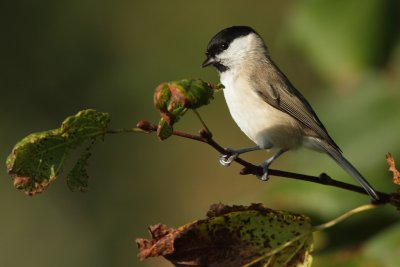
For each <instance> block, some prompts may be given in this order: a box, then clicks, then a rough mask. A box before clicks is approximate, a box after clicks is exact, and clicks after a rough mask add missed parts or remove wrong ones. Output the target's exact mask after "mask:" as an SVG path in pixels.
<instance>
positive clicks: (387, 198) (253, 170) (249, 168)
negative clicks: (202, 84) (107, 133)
mask: <svg viewBox="0 0 400 267" xmlns="http://www.w3.org/2000/svg"><path fill="white" fill-rule="evenodd" d="M137 127H138V128H140V129H142V130H143V131H146V132H156V131H157V125H155V124H152V123H150V122H147V121H140V122H139V123H138V125H137ZM172 135H175V136H179V137H183V138H188V139H191V140H195V141H199V142H202V143H206V144H208V145H210V146H211V147H213V148H214V149H215V150H217V151H218V152H219V153H221V154H224V155H230V152H229V151H227V150H225V148H223V147H222V146H221V145H219V144H218V143H217V142H216V141H215V140H214V139H213V138H212V135H211V133H210V132H209V131H208V130H206V129H201V130H200V131H199V135H193V134H189V133H185V132H181V131H173V133H172ZM234 161H236V162H237V163H239V164H240V165H242V166H243V167H244V168H243V169H242V170H241V172H240V174H242V175H246V174H254V175H259V176H260V175H262V173H263V169H262V168H261V167H259V166H257V165H254V164H252V163H250V162H248V161H246V160H244V159H242V158H240V157H237V158H235V160H234ZM268 173H269V175H272V176H278V177H284V178H290V179H295V180H302V181H308V182H312V183H317V184H322V185H328V186H333V187H337V188H341V189H344V190H347V191H352V192H356V193H360V194H363V195H368V193H367V192H366V191H365V190H364V188H362V187H361V186H357V185H353V184H348V183H345V182H341V181H338V180H334V179H332V178H331V177H330V176H328V175H327V174H325V173H322V174H321V175H320V176H311V175H305V174H300V173H294V172H287V171H281V170H275V169H269V170H268ZM376 193H377V194H378V196H379V201H378V202H375V203H374V204H385V203H391V204H393V205H395V206H397V204H396V203H397V202H393V201H392V199H393V198H395V197H396V196H393V194H392V195H390V194H387V193H383V192H379V191H376Z"/></svg>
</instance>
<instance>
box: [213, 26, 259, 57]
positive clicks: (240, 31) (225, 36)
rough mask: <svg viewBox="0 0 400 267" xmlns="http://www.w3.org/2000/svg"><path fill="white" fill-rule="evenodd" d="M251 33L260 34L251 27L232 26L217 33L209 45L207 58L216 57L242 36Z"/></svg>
mask: <svg viewBox="0 0 400 267" xmlns="http://www.w3.org/2000/svg"><path fill="white" fill-rule="evenodd" d="M250 33H255V34H257V35H258V33H257V32H256V31H255V30H253V29H252V28H251V27H249V26H232V27H229V28H226V29H223V30H222V31H220V32H219V33H217V34H216V35H215V36H214V37H213V38H212V39H211V41H210V42H209V43H208V46H207V51H206V54H207V56H211V57H213V56H215V55H217V54H219V53H221V52H222V51H223V50H225V49H226V48H228V46H229V44H230V43H231V42H232V41H233V40H235V39H236V38H238V37H240V36H246V35H248V34H250Z"/></svg>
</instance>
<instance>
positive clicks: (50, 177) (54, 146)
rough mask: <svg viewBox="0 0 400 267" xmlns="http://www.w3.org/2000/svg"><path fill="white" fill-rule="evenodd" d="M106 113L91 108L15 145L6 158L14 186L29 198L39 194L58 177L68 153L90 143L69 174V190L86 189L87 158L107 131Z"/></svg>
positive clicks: (107, 116) (107, 115) (107, 119)
mask: <svg viewBox="0 0 400 267" xmlns="http://www.w3.org/2000/svg"><path fill="white" fill-rule="evenodd" d="M109 121H110V118H109V114H107V113H101V112H97V111H95V110H92V109H88V110H83V111H80V112H79V113H78V114H76V115H74V116H70V117H68V118H66V119H65V120H64V122H63V123H62V125H61V127H60V128H58V129H54V130H50V131H45V132H40V133H33V134H30V135H28V136H27V137H25V138H24V139H22V140H21V141H20V142H18V143H17V144H16V145H15V147H14V148H13V150H12V152H11V154H10V155H9V156H8V158H7V162H6V166H7V171H8V173H9V174H10V175H11V176H12V178H13V180H14V186H15V187H16V188H17V189H19V190H24V191H25V193H27V194H29V195H34V194H36V193H41V192H42V191H43V190H44V189H45V188H46V187H47V186H48V185H49V183H50V182H52V181H54V180H55V179H56V178H57V176H58V175H59V174H60V172H61V170H62V168H63V164H64V162H65V160H66V159H67V158H68V155H69V152H70V151H71V150H72V149H74V148H77V147H79V146H81V145H83V144H84V143H86V142H90V145H88V146H87V147H86V150H85V151H84V152H83V154H82V156H81V157H80V159H79V160H78V162H77V163H76V164H75V166H74V167H73V168H72V170H71V172H70V173H69V175H68V185H69V187H70V188H71V190H81V191H82V190H86V188H87V179H88V176H87V173H86V168H85V167H86V165H87V159H88V158H89V156H90V150H91V149H92V147H93V146H94V145H95V144H96V143H97V142H99V141H100V140H102V138H103V136H104V134H105V133H106V131H107V129H108V123H109Z"/></svg>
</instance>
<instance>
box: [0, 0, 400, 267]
mask: <svg viewBox="0 0 400 267" xmlns="http://www.w3.org/2000/svg"><path fill="white" fill-rule="evenodd" d="M399 18H400V5H399V2H398V1H397V0H369V1H364V0H351V1H345V0H339V1H316V0H308V1H278V0H274V1H251V2H250V1H247V2H245V1H196V2H195V1H183V0H182V1H175V0H174V1H122V0H117V1H93V0H79V1H78V0H69V1H24V0H21V1H3V2H2V3H1V4H0V28H1V42H0V53H1V54H0V59H1V61H0V68H1V69H0V90H1V91H0V101H1V102H0V111H1V112H0V120H1V125H2V131H1V133H0V147H1V158H2V159H3V161H5V159H6V157H7V155H8V154H9V152H10V151H11V149H12V147H13V145H14V144H15V143H16V142H17V141H18V140H20V139H21V138H23V137H24V136H26V135H27V134H29V133H31V132H37V131H42V130H47V129H52V128H56V127H58V126H59V124H60V123H61V121H62V120H63V119H64V118H65V117H66V116H68V115H72V114H75V113H76V112H78V111H79V110H81V109H85V108H95V109H97V110H99V111H105V112H109V113H110V114H111V116H112V122H111V126H112V128H121V127H130V126H134V125H135V124H136V122H137V121H138V120H139V119H148V120H151V121H154V122H157V120H158V114H157V113H156V112H155V110H154V108H153V104H152V95H153V90H154V88H155V87H156V86H157V85H158V84H159V83H161V82H164V81H169V80H177V79H182V78H188V77H201V78H203V79H205V80H208V81H211V82H217V81H218V76H217V73H216V72H215V71H214V70H212V69H211V68H210V69H201V68H200V65H201V62H202V61H203V60H204V52H205V48H206V45H207V43H208V41H209V40H210V38H211V37H212V36H213V35H214V34H215V33H216V32H218V31H219V30H221V29H222V28H225V27H227V26H231V25H250V26H252V27H254V28H255V29H256V30H257V31H258V32H259V33H260V34H261V35H262V36H263V37H264V39H265V41H266V42H267V44H268V46H269V49H270V51H271V54H272V57H273V59H274V60H275V61H276V63H277V64H278V65H279V66H280V67H281V69H282V70H283V71H284V72H285V73H286V74H287V76H288V77H289V78H290V79H291V81H292V82H293V83H294V84H295V85H296V86H297V87H298V89H299V90H300V91H302V92H303V94H304V95H305V96H306V97H307V98H308V99H309V101H310V102H311V104H312V105H313V107H314V109H315V110H316V112H317V113H318V114H319V117H320V118H321V120H322V121H323V122H324V124H325V126H326V128H327V129H328V131H329V132H330V134H331V135H332V137H333V138H334V139H335V140H336V142H337V143H338V144H339V146H340V147H341V148H342V149H343V151H344V154H345V155H346V157H347V158H348V159H349V160H350V161H351V162H353V163H354V165H355V166H357V167H358V168H359V170H360V171H361V172H362V173H364V174H365V176H366V177H367V178H368V179H369V181H370V182H371V183H372V184H373V185H374V186H375V187H376V188H377V189H380V190H384V191H385V190H386V191H394V190H395V188H394V187H393V186H392V185H391V181H390V174H389V173H388V172H387V164H386V162H385V154H386V153H387V152H389V151H390V152H392V153H393V154H394V156H395V158H396V159H397V160H398V162H400V140H399V133H400V124H399V118H400V108H399V103H400V102H399V100H400V38H399V33H400V29H399V28H400V27H399V25H400V22H399ZM199 111H200V113H201V114H202V116H203V118H204V119H205V121H206V122H207V123H208V126H209V127H210V128H211V130H212V131H213V133H214V136H215V139H216V140H217V141H219V142H220V143H221V145H223V146H230V147H243V146H248V145H251V142H250V141H249V140H248V139H247V138H246V137H245V136H244V134H242V133H241V132H240V130H239V129H238V128H237V126H236V125H235V124H234V122H233V121H232V119H231V118H230V116H229V113H228V111H227V108H226V105H225V103H224V99H223V96H222V94H218V95H216V98H215V101H214V102H213V103H212V104H211V105H210V106H207V107H204V108H202V109H200V110H199ZM200 127H201V126H200V123H199V122H198V121H197V120H196V118H195V116H194V115H193V114H190V113H189V114H187V116H185V117H184V118H183V120H182V121H181V122H180V123H179V124H178V128H179V129H181V130H185V131H189V132H196V131H197V130H198V129H199V128H200ZM266 156H267V155H266V152H263V151H262V152H255V153H253V154H248V155H246V156H245V158H246V159H248V160H250V161H252V162H254V163H258V162H261V161H262V160H263V159H265V157H266ZM217 157H218V155H217V153H216V152H215V151H214V150H212V149H211V148H209V147H207V146H205V145H202V144H199V143H196V142H191V141H188V140H183V139H179V138H170V139H168V140H167V141H165V142H160V141H158V140H157V138H156V136H155V135H141V134H138V135H135V134H127V135H119V136H107V137H106V140H105V142H103V143H101V144H99V145H98V146H97V147H96V148H95V150H94V155H93V157H92V158H91V160H90V166H89V173H90V191H89V192H87V193H71V192H70V191H69V190H68V189H67V187H66V185H65V180H64V179H63V178H64V177H63V176H61V177H59V179H58V180H57V181H56V182H55V183H53V184H52V185H51V186H50V187H49V188H48V190H47V191H45V192H44V193H43V194H41V195H38V196H35V197H28V196H26V195H24V194H23V193H21V192H17V191H16V190H15V189H14V188H13V186H12V182H11V179H10V177H8V175H7V174H6V171H5V170H4V171H3V172H2V173H1V174H0V175H1V179H0V183H1V184H0V195H1V201H0V209H1V213H2V215H1V219H0V266H7V267H14V266H17V267H20V266H31V267H36V266H58V267H64V266H65V267H67V266H68V267H70V266H74V267H80V266H82V267H83V266H85V267H86V266H171V265H170V264H169V263H167V262H166V261H165V260H164V259H161V258H160V259H150V260H146V261H144V262H139V261H138V260H137V257H136V254H137V249H136V246H135V242H134V241H135V238H137V237H148V234H147V230H146V228H147V226H148V225H150V224H156V223H159V222H162V223H165V224H167V225H168V226H171V227H176V226H179V225H182V224H184V223H187V222H190V221H193V220H195V219H198V218H203V217H204V215H205V213H206V211H207V209H208V207H209V205H210V204H212V203H215V202H220V201H221V202H223V203H225V204H242V205H247V204H250V203H253V202H262V203H264V204H265V205H266V206H268V207H271V208H274V209H285V210H289V211H295V212H303V213H305V214H308V215H309V216H311V217H312V218H313V220H314V223H315V224H318V223H321V222H324V221H327V220H329V219H332V218H334V217H336V216H338V215H339V214H341V213H342V212H345V211H346V210H348V209H351V208H353V207H356V206H357V205H360V204H363V203H366V202H368V198H366V197H364V196H361V195H360V196H358V195H357V194H354V193H348V192H345V191H341V190H338V189H334V188H329V187H324V186H321V185H315V184H311V183H305V182H300V181H292V180H286V179H283V178H275V177H274V178H272V179H271V180H270V181H269V182H267V183H262V182H260V181H258V180H257V179H256V178H254V177H250V176H240V175H239V174H238V172H239V170H240V166H238V165H237V164H233V165H232V166H231V167H230V168H224V167H222V166H220V165H219V163H218V161H217ZM272 167H273V168H279V169H284V170H288V171H294V172H301V173H307V174H312V175H318V174H319V173H321V172H327V173H328V174H330V175H331V176H333V177H335V178H336V177H337V178H338V179H342V180H344V181H347V182H353V181H352V180H351V178H350V177H348V175H347V174H346V173H344V172H343V171H342V170H341V169H340V168H339V167H338V166H337V165H336V164H335V163H334V162H333V161H332V160H330V159H329V158H328V157H326V156H324V155H321V154H318V153H315V152H310V151H305V150H299V151H294V152H290V153H287V154H285V156H283V157H282V158H280V159H279V160H278V161H277V162H276V163H274V165H273V166H272ZM398 220H399V214H398V212H397V211H396V210H394V209H393V208H392V207H382V208H380V209H378V210H373V211H368V212H365V213H364V214H361V215H357V216H354V217H353V218H351V219H350V220H348V221H345V222H344V223H342V224H340V225H338V226H336V227H334V228H333V229H332V230H329V231H326V232H324V233H321V234H318V235H317V238H316V239H317V244H316V248H315V253H314V255H315V265H314V266H398V264H399V255H400V224H399V223H397V222H398Z"/></svg>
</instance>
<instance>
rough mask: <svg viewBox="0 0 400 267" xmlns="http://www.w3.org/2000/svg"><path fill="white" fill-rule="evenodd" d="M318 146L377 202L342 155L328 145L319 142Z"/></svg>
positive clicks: (359, 175)
mask: <svg viewBox="0 0 400 267" xmlns="http://www.w3.org/2000/svg"><path fill="white" fill-rule="evenodd" d="M318 143H319V145H320V147H321V148H323V150H324V151H325V152H326V153H327V154H328V155H329V156H330V157H331V158H332V159H333V160H335V161H336V162H337V163H338V164H339V165H340V166H341V167H342V168H343V169H344V170H345V171H346V172H347V173H348V174H349V175H350V176H351V177H353V178H354V179H355V180H356V181H357V182H358V183H360V185H361V186H362V187H363V188H364V189H365V191H366V192H367V193H368V194H369V195H370V196H371V197H372V198H373V199H375V200H379V196H378V194H377V193H376V192H375V190H374V189H373V188H372V186H371V185H370V184H369V183H368V181H367V180H366V179H365V178H364V177H363V176H362V175H361V174H360V173H359V172H358V171H357V169H356V168H355V167H354V166H353V165H352V164H351V163H350V162H349V161H348V160H347V159H345V158H344V157H343V155H342V153H341V152H340V151H338V150H336V149H335V148H334V147H332V146H330V145H329V144H328V143H326V142H324V141H322V140H319V142H318Z"/></svg>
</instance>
